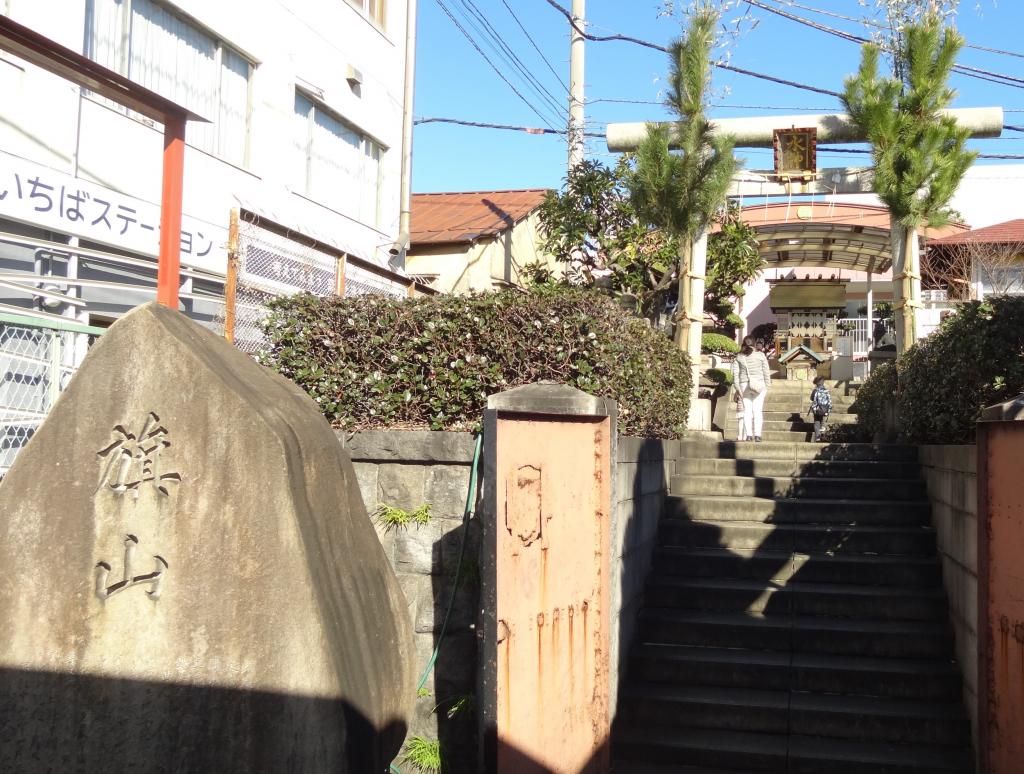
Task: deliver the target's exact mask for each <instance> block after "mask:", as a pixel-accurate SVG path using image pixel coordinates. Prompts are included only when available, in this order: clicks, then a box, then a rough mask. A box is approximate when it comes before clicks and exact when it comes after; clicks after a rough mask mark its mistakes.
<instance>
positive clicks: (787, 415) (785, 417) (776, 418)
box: [733, 406, 857, 426]
mask: <svg viewBox="0 0 1024 774" xmlns="http://www.w3.org/2000/svg"><path fill="white" fill-rule="evenodd" d="M733 419H735V416H734V417H733ZM764 421H765V425H766V426H767V424H768V423H769V422H804V423H807V424H813V423H814V419H813V418H812V416H811V415H810V414H808V413H807V407H806V406H804V407H803V410H796V411H786V410H782V411H766V412H764ZM828 421H829V424H840V425H855V424H857V415H856V414H844V413H842V412H840V411H833V412H832V413H831V414H829V415H828Z"/></svg>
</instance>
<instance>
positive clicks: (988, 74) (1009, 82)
mask: <svg viewBox="0 0 1024 774" xmlns="http://www.w3.org/2000/svg"><path fill="white" fill-rule="evenodd" d="M744 2H745V3H746V4H747V5H750V6H753V7H754V8H760V9H761V10H762V11H767V12H768V13H773V14H775V15H776V16H780V17H782V18H783V19H788V20H789V21H794V22H796V23H797V24H802V25H804V26H805V27H810V28H811V29H814V30H818V31H819V32H825V33H828V34H829V35H834V36H835V37H838V38H842V39H843V40H846V41H849V42H851V43H857V44H859V45H863V44H865V43H870V42H871V41H870V40H868V39H867V38H862V37H861V36H859V35H854V34H853V33H850V32H845V31H844V30H837V29H835V28H834V27H828V26H826V25H824V24H819V23H818V22H816V21H813V20H811V19H805V18H804V17H802V16H797V15H796V14H792V13H789V12H788V11H783V10H782V9H781V8H774V7H772V6H770V5H765V4H764V3H763V2H761V0H744ZM952 69H953V72H956V73H959V74H960V75H965V76H967V77H969V78H977V79H979V80H983V81H989V82H991V83H998V84H1000V85H1002V86H1011V87H1014V88H1024V78H1018V77H1016V76H1013V75H1006V74H1004V73H996V72H992V71H990V70H982V69H981V68H978V67H970V66H969V65H960V64H955V65H953V68H952Z"/></svg>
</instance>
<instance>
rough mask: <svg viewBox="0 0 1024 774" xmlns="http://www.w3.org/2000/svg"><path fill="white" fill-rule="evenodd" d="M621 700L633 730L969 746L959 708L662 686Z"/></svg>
mask: <svg viewBox="0 0 1024 774" xmlns="http://www.w3.org/2000/svg"><path fill="white" fill-rule="evenodd" d="M621 697H622V700H621V706H622V708H623V711H624V712H626V713H627V714H628V716H629V718H630V721H631V722H632V723H639V724H644V723H649V724H652V725H653V724H657V725H661V726H669V725H671V726H684V727H689V728H707V729H714V730H724V731H746V732H756V733H768V734H796V735H800V736H812V737H829V738H832V739H849V740H860V741H868V740H871V741H887V742H898V743H903V744H907V743H909V744H921V745H936V746H944V745H963V744H965V743H966V742H967V741H968V739H969V729H968V725H967V718H966V714H965V713H964V710H963V709H961V708H960V707H959V703H957V704H953V703H947V702H936V701H918V700H912V699H892V698H888V697H877V696H839V695H834V694H832V695H830V694H823V693H803V692H797V691H772V690H760V689H754V688H723V687H715V686H688V685H679V684H674V683H664V682H660V681H659V682H646V683H634V684H631V685H627V686H626V687H625V688H624V689H623V691H622V694H621Z"/></svg>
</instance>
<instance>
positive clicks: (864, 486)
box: [671, 474, 928, 502]
mask: <svg viewBox="0 0 1024 774" xmlns="http://www.w3.org/2000/svg"><path fill="white" fill-rule="evenodd" d="M671 491H672V494H674V495H702V496H710V495H722V496H727V497H790V498H811V499H832V498H834V499H837V500H912V501H917V502H921V501H923V500H925V499H926V498H927V496H928V491H927V488H926V487H925V483H924V481H923V480H921V479H896V478H890V479H870V478H838V477H831V478H815V477H813V476H812V477H809V478H754V477H750V476H693V475H690V476H681V475H678V474H677V475H675V476H673V477H672V479H671Z"/></svg>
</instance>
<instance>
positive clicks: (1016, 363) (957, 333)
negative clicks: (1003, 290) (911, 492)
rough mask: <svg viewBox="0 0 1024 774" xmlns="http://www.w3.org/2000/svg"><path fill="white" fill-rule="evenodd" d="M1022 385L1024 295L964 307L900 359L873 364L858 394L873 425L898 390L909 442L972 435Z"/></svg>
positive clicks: (861, 411)
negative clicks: (989, 410) (989, 409)
mask: <svg viewBox="0 0 1024 774" xmlns="http://www.w3.org/2000/svg"><path fill="white" fill-rule="evenodd" d="M1021 391H1024V298H1020V297H1000V298H992V299H989V300H987V301H985V302H983V303H979V302H977V301H975V302H972V303H969V304H965V305H963V306H961V307H960V309H959V310H958V311H957V313H956V314H953V315H951V316H950V317H948V318H946V320H945V321H944V322H943V324H942V326H941V327H940V328H939V330H938V331H936V332H935V333H933V334H932V335H931V336H929V337H928V338H927V339H925V340H924V341H922V342H921V343H919V344H918V345H917V346H915V347H912V348H911V349H910V350H909V351H908V352H906V353H905V354H904V355H903V356H902V357H900V358H899V359H898V360H897V361H896V364H895V366H892V365H889V366H880V367H877V368H875V369H874V370H873V371H872V373H871V377H870V378H869V379H868V380H867V382H866V383H865V384H864V386H863V387H861V389H860V392H858V394H857V401H856V410H857V415H858V422H859V423H863V424H864V425H865V426H866V427H867V428H869V429H871V430H872V431H875V430H877V429H880V428H881V427H882V426H883V423H884V413H883V409H882V405H883V402H884V401H885V400H886V398H888V397H890V396H893V395H895V396H896V409H897V422H898V430H899V435H900V439H901V440H902V441H904V442H907V443H936V444H938V443H966V442H970V441H971V440H973V437H974V425H975V423H976V422H977V421H978V417H979V416H980V415H981V410H982V409H983V408H985V407H986V406H989V405H992V404H993V403H999V402H1001V401H1004V400H1008V399H1010V398H1012V397H1014V396H1016V395H1018V394H1019V393H1020V392H1021Z"/></svg>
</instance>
